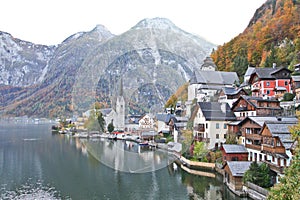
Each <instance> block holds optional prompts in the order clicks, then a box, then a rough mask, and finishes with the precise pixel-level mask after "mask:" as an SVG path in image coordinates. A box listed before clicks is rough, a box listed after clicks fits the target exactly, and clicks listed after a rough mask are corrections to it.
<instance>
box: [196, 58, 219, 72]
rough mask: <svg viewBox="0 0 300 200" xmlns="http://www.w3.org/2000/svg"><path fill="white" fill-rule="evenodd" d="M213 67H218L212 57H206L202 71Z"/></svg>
mask: <svg viewBox="0 0 300 200" xmlns="http://www.w3.org/2000/svg"><path fill="white" fill-rule="evenodd" d="M209 66H212V67H213V68H215V69H216V68H217V65H216V64H215V63H214V61H213V59H212V58H211V57H206V58H205V59H204V61H203V64H202V65H201V67H200V69H202V68H206V67H209Z"/></svg>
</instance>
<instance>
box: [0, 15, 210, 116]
mask: <svg viewBox="0 0 300 200" xmlns="http://www.w3.org/2000/svg"><path fill="white" fill-rule="evenodd" d="M214 47H215V45H213V44H211V43H210V42H207V41H205V40H204V39H202V38H199V37H197V36H194V35H192V34H189V33H187V32H184V31H182V30H181V29H180V28H178V27H176V26H175V25H174V24H173V23H172V22H171V21H170V20H168V19H164V18H154V19H145V20H142V21H140V22H139V23H138V24H137V25H135V26H133V27H132V28H131V29H130V30H128V31H127V32H125V33H123V34H121V35H113V34H112V33H110V32H109V31H108V30H107V29H106V28H105V27H104V26H102V25H97V26H96V28H94V29H93V30H92V31H89V32H80V33H76V34H74V35H71V36H70V37H68V38H67V39H65V40H64V41H63V42H62V43H61V44H59V45H57V46H55V47H51V48H50V47H48V48H50V49H51V50H52V51H51V53H49V54H48V55H49V56H50V58H49V59H48V60H46V61H45V62H46V63H47V64H45V65H43V67H41V68H40V70H39V73H40V75H39V76H37V77H39V80H40V82H32V84H28V85H20V86H27V87H26V88H25V89H23V90H20V89H15V90H14V89H12V88H11V87H9V88H8V87H7V86H5V87H4V88H7V89H6V90H5V89H3V90H0V94H4V93H7V90H8V89H9V91H11V93H10V95H9V96H11V97H12V98H9V97H6V98H4V99H3V101H2V100H1V102H0V106H1V107H0V108H1V110H2V112H3V113H4V114H7V115H13V116H22V115H28V116H44V117H49V116H50V117H53V116H63V115H67V116H71V115H73V114H75V115H80V114H81V113H82V112H83V111H86V110H87V109H89V108H90V106H91V105H92V104H93V102H95V101H99V102H101V103H103V105H106V106H114V103H115V97H116V96H117V95H119V91H120V87H121V85H122V87H123V91H124V96H125V100H126V102H127V104H128V110H127V112H129V113H144V112H146V111H149V110H152V111H154V110H157V109H161V108H162V106H163V105H164V103H165V102H166V100H167V99H168V98H169V97H170V95H171V94H172V93H173V92H175V91H176V90H177V88H178V87H179V86H181V85H182V84H184V83H185V82H187V81H188V80H189V77H190V76H191V75H192V72H193V71H194V70H198V69H199V68H200V66H201V64H202V63H203V60H204V58H205V57H206V56H208V55H209V53H210V52H211V50H212V49H213V48H214ZM1 48H2V47H1V46H0V49H1ZM0 84H1V83H0ZM4 84H6V83H4ZM6 85H7V84H6ZM12 86H19V85H12ZM28 86H30V87H28ZM154 105H158V106H154Z"/></svg>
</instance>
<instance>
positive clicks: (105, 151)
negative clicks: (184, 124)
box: [0, 123, 240, 200]
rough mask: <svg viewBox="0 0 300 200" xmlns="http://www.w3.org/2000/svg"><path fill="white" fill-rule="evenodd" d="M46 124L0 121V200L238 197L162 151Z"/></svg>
mask: <svg viewBox="0 0 300 200" xmlns="http://www.w3.org/2000/svg"><path fill="white" fill-rule="evenodd" d="M50 127H51V125H50V124H15V123H1V124H0V199H74V200H75V199H112V200H114V199H143V200H148V199H149V200H150V199H151V200H152V199H178V200H179V199H180V200H182V199H240V198H238V197H237V196H235V195H234V194H233V193H231V192H230V191H229V190H228V189H227V187H226V186H224V184H223V183H222V177H221V176H220V175H218V174H216V178H209V177H204V176H195V175H191V174H188V173H186V172H185V171H183V170H181V169H180V168H179V167H176V166H177V165H175V164H173V160H172V159H173V158H172V157H170V155H169V154H168V153H167V152H164V151H161V150H151V149H147V148H144V147H140V146H139V145H137V144H135V143H131V142H125V141H109V140H107V139H101V140H100V139H90V140H87V139H79V138H72V137H68V136H66V135H60V134H52V133H51V130H50Z"/></svg>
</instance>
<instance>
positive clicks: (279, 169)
mask: <svg viewBox="0 0 300 200" xmlns="http://www.w3.org/2000/svg"><path fill="white" fill-rule="evenodd" d="M263 162H265V163H266V164H267V165H269V167H270V170H272V171H274V172H277V173H280V174H283V170H284V167H281V166H278V165H276V164H273V163H271V162H269V161H267V160H265V161H263Z"/></svg>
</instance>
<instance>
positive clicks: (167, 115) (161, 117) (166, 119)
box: [156, 113, 175, 123]
mask: <svg viewBox="0 0 300 200" xmlns="http://www.w3.org/2000/svg"><path fill="white" fill-rule="evenodd" d="M172 117H175V115H172V114H170V113H157V114H156V119H157V120H158V121H162V122H165V123H168V122H169V121H170V119H171V118H172Z"/></svg>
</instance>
